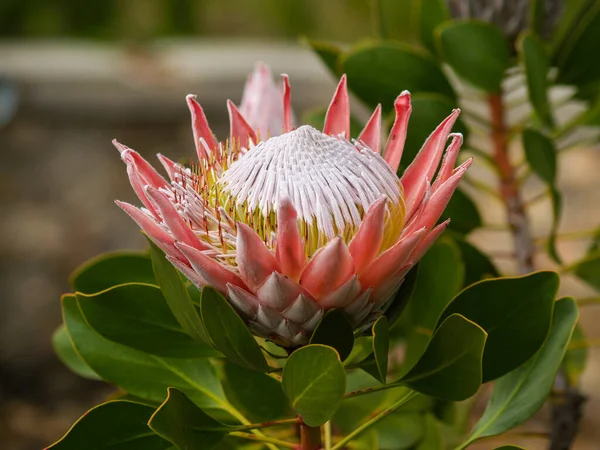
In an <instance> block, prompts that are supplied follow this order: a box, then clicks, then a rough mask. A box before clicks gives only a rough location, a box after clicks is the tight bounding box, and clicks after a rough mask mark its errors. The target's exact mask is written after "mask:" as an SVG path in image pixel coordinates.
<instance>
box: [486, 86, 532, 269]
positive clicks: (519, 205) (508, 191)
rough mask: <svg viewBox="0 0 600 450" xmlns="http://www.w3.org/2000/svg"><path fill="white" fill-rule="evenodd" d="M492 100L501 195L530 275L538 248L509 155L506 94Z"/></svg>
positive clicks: (521, 264)
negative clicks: (535, 246)
mask: <svg viewBox="0 0 600 450" xmlns="http://www.w3.org/2000/svg"><path fill="white" fill-rule="evenodd" d="M488 101H489V107H490V113H491V118H492V133H491V138H492V142H493V145H494V161H495V162H496V167H497V169H498V174H499V175H500V194H501V195H502V199H503V200H504V205H505V207H506V214H507V220H508V224H509V226H510V230H511V233H512V235H513V240H514V245H515V256H516V259H517V265H518V270H519V273H521V274H526V273H529V272H532V271H533V270H534V263H533V254H534V248H533V241H532V237H531V229H530V227H529V220H528V218H527V215H526V214H525V207H524V203H523V199H522V197H521V193H520V192H519V186H518V184H517V177H516V174H515V168H514V167H513V165H512V164H511V162H510V159H509V157H508V140H507V129H506V122H505V117H504V103H503V101H502V95H501V94H491V95H490V96H489V99H488Z"/></svg>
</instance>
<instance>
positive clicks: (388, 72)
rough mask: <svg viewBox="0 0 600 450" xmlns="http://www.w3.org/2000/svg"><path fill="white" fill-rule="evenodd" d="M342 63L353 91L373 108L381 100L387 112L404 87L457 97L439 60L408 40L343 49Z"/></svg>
mask: <svg viewBox="0 0 600 450" xmlns="http://www.w3.org/2000/svg"><path fill="white" fill-rule="evenodd" d="M340 64H341V69H342V72H343V73H346V74H347V75H348V86H349V88H350V89H351V90H352V92H354V93H355V94H356V95H357V96H358V97H359V98H360V99H361V100H362V101H364V102H365V103H366V104H367V105H369V106H371V107H372V108H374V107H375V106H377V104H378V103H381V105H382V107H383V111H384V112H385V113H387V112H389V111H391V110H392V109H393V105H394V100H395V99H396V97H398V95H400V93H401V92H402V91H403V90H409V91H411V92H430V93H438V94H442V95H444V96H446V97H449V98H451V99H456V94H455V93H454V90H453V89H452V86H450V83H449V82H448V80H447V79H446V76H445V75H444V73H443V72H442V70H441V68H440V66H439V65H438V63H437V62H436V61H435V60H434V59H433V58H432V57H430V56H429V55H428V54H426V53H424V52H422V51H419V50H417V49H415V48H413V47H410V46H408V45H405V44H400V43H398V42H395V41H378V42H370V43H367V44H363V45H361V46H358V47H355V48H353V49H352V50H351V51H349V52H347V53H344V54H343V55H342V57H341V59H340ZM413 111H414V110H413ZM431 131H433V129H432V130H430V132H431Z"/></svg>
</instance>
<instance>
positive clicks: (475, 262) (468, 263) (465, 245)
mask: <svg viewBox="0 0 600 450" xmlns="http://www.w3.org/2000/svg"><path fill="white" fill-rule="evenodd" d="M445 234H446V235H448V236H449V237H450V238H451V239H452V241H453V242H454V243H455V244H456V246H457V247H458V249H459V250H460V253H461V256H462V261H463V264H464V266H465V278H464V281H463V285H462V287H463V288H464V287H467V286H470V285H472V284H473V283H476V282H478V281H481V280H483V279H486V278H493V277H499V276H500V272H498V269H497V268H496V266H495V265H494V263H493V262H492V260H491V259H490V257H489V256H487V255H486V254H485V253H483V252H482V251H481V250H479V249H478V248H477V247H475V246H474V245H473V244H471V243H470V242H469V241H467V240H466V239H465V237H464V236H463V235H461V234H458V233H448V232H447V233H445Z"/></svg>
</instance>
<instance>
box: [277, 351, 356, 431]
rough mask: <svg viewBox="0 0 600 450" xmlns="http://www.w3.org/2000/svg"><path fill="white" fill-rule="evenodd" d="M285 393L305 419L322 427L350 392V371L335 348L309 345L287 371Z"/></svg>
mask: <svg viewBox="0 0 600 450" xmlns="http://www.w3.org/2000/svg"><path fill="white" fill-rule="evenodd" d="M282 382H283V390H284V392H285V394H286V395H287V397H288V399H289V400H290V402H291V404H292V407H293V408H294V409H295V410H296V411H297V412H298V414H300V416H302V420H304V422H305V423H306V424H307V425H309V426H311V427H318V426H321V425H323V424H324V423H325V422H327V421H328V420H329V419H330V418H331V416H333V414H334V413H335V411H336V410H337V409H338V406H339V403H340V401H341V400H342V396H343V395H344V391H345V390H346V371H345V370H344V366H343V365H342V363H341V361H340V358H339V355H338V353H337V352H336V351H335V349H333V348H331V347H327V346H325V345H307V346H305V347H302V348H299V349H298V350H296V351H295V352H294V353H292V354H291V355H290V357H289V358H288V361H287V363H286V365H285V367H284V368H283V374H282Z"/></svg>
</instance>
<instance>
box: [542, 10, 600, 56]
mask: <svg viewBox="0 0 600 450" xmlns="http://www.w3.org/2000/svg"><path fill="white" fill-rule="evenodd" d="M595 3H596V0H578V1H570V2H565V3H564V4H563V8H562V11H561V14H560V17H558V23H557V24H556V28H555V31H554V33H553V35H552V37H551V41H552V55H553V58H554V60H553V65H557V61H558V60H559V59H560V56H561V55H563V54H566V51H567V50H568V49H569V48H570V46H571V44H572V42H573V40H574V39H576V38H577V36H578V32H577V30H578V29H579V25H580V23H581V21H582V19H583V18H584V17H589V14H588V13H589V11H591V10H592V8H593V6H594V4H595Z"/></svg>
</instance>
